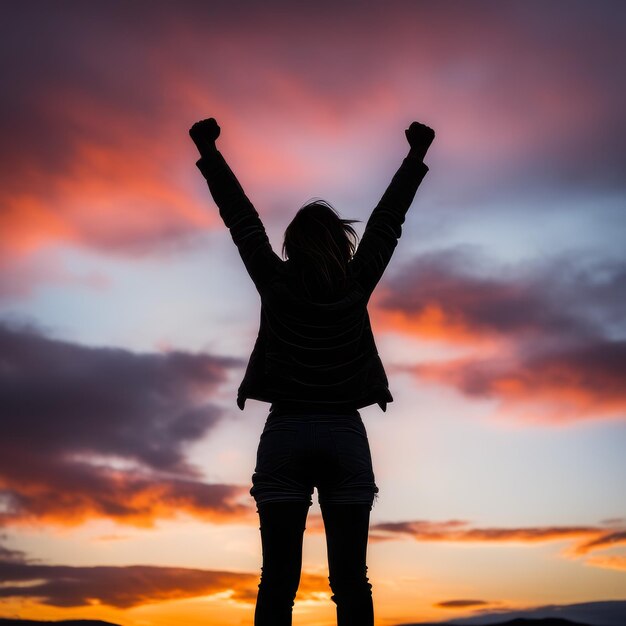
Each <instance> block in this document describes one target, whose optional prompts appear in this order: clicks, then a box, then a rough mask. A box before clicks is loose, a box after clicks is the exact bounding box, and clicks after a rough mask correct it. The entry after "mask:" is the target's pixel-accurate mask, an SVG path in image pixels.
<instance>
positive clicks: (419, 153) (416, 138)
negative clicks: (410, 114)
mask: <svg viewBox="0 0 626 626" xmlns="http://www.w3.org/2000/svg"><path fill="white" fill-rule="evenodd" d="M404 134H405V135H406V138H407V141H408V142H409V145H410V146H411V154H413V155H415V156H416V157H418V158H419V159H421V160H424V157H425V156H426V152H428V148H430V144H431V143H432V142H433V139H434V138H435V131H434V130H433V129H432V128H430V126H426V125H425V124H420V123H419V122H413V123H412V124H411V125H410V126H409V127H408V128H407V129H406V130H405V131H404Z"/></svg>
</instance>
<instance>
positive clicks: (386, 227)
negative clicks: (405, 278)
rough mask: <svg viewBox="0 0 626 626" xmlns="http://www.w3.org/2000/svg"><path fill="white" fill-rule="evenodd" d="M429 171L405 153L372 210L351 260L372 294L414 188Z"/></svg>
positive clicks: (399, 232) (396, 236)
mask: <svg viewBox="0 0 626 626" xmlns="http://www.w3.org/2000/svg"><path fill="white" fill-rule="evenodd" d="M426 172H428V166H426V165H425V164H424V163H423V162H422V161H421V160H420V159H417V158H415V157H412V156H408V157H406V158H405V159H404V161H403V162H402V165H401V166H400V168H399V169H398V171H397V172H396V174H395V175H394V177H393V179H392V180H391V183H390V184H389V187H387V190H386V191H385V193H384V194H383V197H382V198H381V200H380V202H379V203H378V204H377V205H376V208H375V209H374V210H373V211H372V214H371V216H370V218H369V220H368V221H367V224H366V226H365V232H364V233H363V237H362V238H361V242H360V244H359V246H358V248H357V251H356V253H355V255H354V257H353V258H352V261H351V262H350V265H351V268H352V272H353V276H355V278H356V280H357V281H358V282H359V284H360V285H361V286H362V287H363V288H364V289H365V291H366V293H368V294H371V293H372V291H373V290H374V288H375V287H376V285H377V283H378V281H379V280H380V278H381V277H382V275H383V272H384V271H385V268H386V267H387V265H388V263H389V261H390V260H391V257H392V255H393V252H394V250H395V248H396V246H397V244H398V239H399V238H400V236H401V234H402V224H403V223H404V218H405V216H406V213H407V211H408V210H409V207H410V206H411V203H412V202H413V198H414V197H415V193H416V192H417V188H418V187H419V185H420V183H421V182H422V179H423V178H424V176H425V175H426Z"/></svg>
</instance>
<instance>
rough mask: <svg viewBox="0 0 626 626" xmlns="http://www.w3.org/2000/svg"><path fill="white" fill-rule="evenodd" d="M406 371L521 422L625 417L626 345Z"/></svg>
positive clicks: (423, 365)
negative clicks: (489, 402)
mask: <svg viewBox="0 0 626 626" xmlns="http://www.w3.org/2000/svg"><path fill="white" fill-rule="evenodd" d="M408 369H409V370H410V371H412V372H413V373H414V374H415V375H416V376H418V377H419V378H422V379H425V380H431V381H433V382H437V383H439V384H443V385H446V386H452V387H455V388H456V389H458V390H459V391H461V392H462V393H464V394H466V395H467V396H470V397H476V398H495V399H497V400H498V401H499V402H500V407H501V411H502V413H503V414H506V415H519V416H521V417H523V418H524V419H529V420H535V421H539V420H548V421H552V422H563V421H568V420H574V419H592V418H613V419H623V418H624V416H625V415H626V388H625V387H624V385H623V381H624V375H625V374H626V342H619V341H609V340H607V341H603V340H598V341H597V342H595V343H594V344H590V345H581V346H575V347H571V348H570V347H564V348H562V349H558V348H557V349H554V352H546V353H544V354H542V353H538V354H524V355H520V356H519V357H517V358H515V357H513V358H509V359H497V358H494V359H491V360H483V359H480V358H463V359H456V360H451V361H444V362H442V363H433V362H431V363H421V364H419V365H415V366H413V367H408Z"/></svg>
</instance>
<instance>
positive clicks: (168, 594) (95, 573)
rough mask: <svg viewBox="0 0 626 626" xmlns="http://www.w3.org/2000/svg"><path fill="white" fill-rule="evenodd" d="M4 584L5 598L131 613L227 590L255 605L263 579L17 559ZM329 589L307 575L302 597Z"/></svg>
mask: <svg viewBox="0 0 626 626" xmlns="http://www.w3.org/2000/svg"><path fill="white" fill-rule="evenodd" d="M1 549H2V548H1V547H0V550H1ZM9 552H11V551H9ZM0 580H2V582H3V584H2V585H0V598H31V599H33V600H36V601H37V602H39V603H41V604H45V605H49V606H57V607H75V606H91V605H93V604H94V603H99V604H104V605H108V606H113V607H116V608H119V609H128V608H131V607H134V606H140V605H143V604H152V603H157V602H164V601H168V600H181V599H184V598H195V597H199V596H207V595H212V594H216V593H225V592H230V595H229V597H230V598H231V599H232V600H235V601H238V602H245V603H252V602H254V601H255V600H256V595H257V591H258V583H259V576H258V574H251V573H248V572H232V571H221V570H205V569H193V568H188V567H167V566H163V567H160V566H151V565H120V566H92V567H88V566H69V565H45V564H41V563H39V562H35V561H32V560H28V559H25V558H14V559H0ZM327 589H328V580H327V579H326V578H324V577H322V576H319V575H317V574H310V573H307V572H305V573H303V575H302V579H301V584H300V587H299V589H298V599H309V598H314V597H316V596H317V595H318V594H319V593H320V592H323V591H327Z"/></svg>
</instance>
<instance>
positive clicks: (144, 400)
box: [0, 324, 247, 525]
mask: <svg viewBox="0 0 626 626" xmlns="http://www.w3.org/2000/svg"><path fill="white" fill-rule="evenodd" d="M0 354H1V355H2V357H1V359H0V477H1V479H2V490H1V491H0V498H1V500H2V503H3V505H4V506H3V514H2V519H4V520H5V521H7V522H8V521H20V520H25V519H29V520H31V521H33V520H34V521H36V520H52V521H60V522H62V523H79V522H81V521H83V520H84V519H87V518H88V517H89V516H104V517H109V518H113V519H118V520H120V521H126V522H128V523H134V524H139V525H150V524H151V523H152V521H153V520H154V519H155V518H157V517H160V516H169V515H172V514H173V513H175V512H176V510H181V511H185V512H188V513H191V514H194V515H199V516H203V517H211V516H213V517H215V518H216V519H217V518H222V517H229V516H230V517H233V518H234V517H236V516H238V515H244V514H245V512H246V510H247V509H246V507H245V506H242V505H241V504H238V503H237V502H236V499H237V498H238V497H240V496H241V494H242V493H243V488H242V487H240V486H236V485H220V484H205V483H203V482H202V481H201V474H200V471H199V469H198V468H196V467H194V466H192V465H191V464H190V463H189V462H188V461H187V460H186V458H185V451H186V447H187V446H188V445H189V444H190V443H193V442H195V441H198V440H199V439H201V438H202V437H203V436H205V435H206V434H207V433H208V432H210V430H211V429H212V428H213V427H214V426H215V425H216V424H217V422H218V420H219V418H220V415H221V410H220V409H219V408H218V407H217V406H216V405H214V404H213V403H212V402H211V397H212V394H213V392H214V391H215V389H216V388H217V386H218V385H219V384H220V383H222V382H223V381H224V380H225V377H226V373H227V371H228V370H229V369H230V368H233V367H239V366H241V365H242V363H241V362H240V361H239V360H237V359H232V358H227V357H217V356H212V355H208V354H202V353H198V354H191V353H184V352H180V351H171V352H166V353H163V354H157V353H134V352H131V351H128V350H123V349H119V348H104V347H102V348H97V347H88V346H81V345H78V344H73V343H70V342H67V341H61V340H57V339H53V338H50V337H46V336H45V335H43V334H41V333H40V332H38V331H36V330H34V329H33V328H29V327H25V326H21V327H10V326H7V325H5V324H2V325H0Z"/></svg>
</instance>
